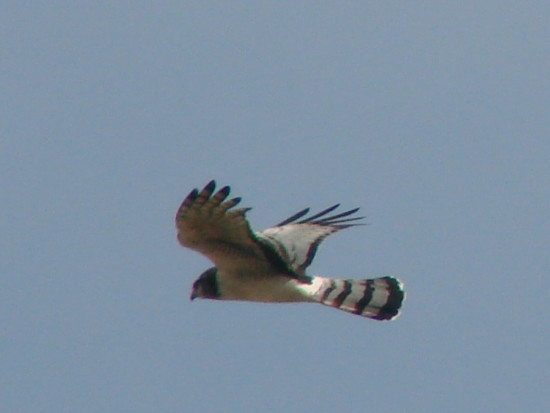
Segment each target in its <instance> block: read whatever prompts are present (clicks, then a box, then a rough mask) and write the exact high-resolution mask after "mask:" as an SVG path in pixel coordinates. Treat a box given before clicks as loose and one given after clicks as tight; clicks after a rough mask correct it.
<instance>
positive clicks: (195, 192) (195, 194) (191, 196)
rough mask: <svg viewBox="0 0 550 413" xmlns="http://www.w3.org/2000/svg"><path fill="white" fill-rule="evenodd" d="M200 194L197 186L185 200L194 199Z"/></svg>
mask: <svg viewBox="0 0 550 413" xmlns="http://www.w3.org/2000/svg"><path fill="white" fill-rule="evenodd" d="M198 195H199V190H198V189H197V188H195V189H193V190H192V191H191V192H189V194H188V195H187V196H186V197H185V201H193V200H194V199H195V198H197V196H198Z"/></svg>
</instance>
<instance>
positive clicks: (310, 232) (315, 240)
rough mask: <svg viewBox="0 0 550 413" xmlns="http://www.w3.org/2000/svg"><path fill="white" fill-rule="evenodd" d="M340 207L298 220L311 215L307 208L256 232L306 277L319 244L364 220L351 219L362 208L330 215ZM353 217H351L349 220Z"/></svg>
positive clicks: (296, 270)
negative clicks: (333, 234)
mask: <svg viewBox="0 0 550 413" xmlns="http://www.w3.org/2000/svg"><path fill="white" fill-rule="evenodd" d="M339 206H340V204H336V205H333V206H331V207H330V208H327V209H325V210H323V211H321V212H319V213H317V214H315V215H312V216H310V217H309V218H304V219H302V220H301V221H298V220H299V219H300V218H302V217H303V216H304V215H306V214H307V213H308V212H309V208H306V209H304V210H302V211H300V212H298V213H296V214H294V215H292V216H291V217H290V218H287V219H285V220H284V221H283V222H280V223H279V224H277V225H276V226H274V227H272V228H268V229H266V230H265V231H262V232H259V233H256V237H258V238H261V239H264V240H267V241H268V242H269V243H270V244H271V245H272V246H273V248H274V249H275V250H276V251H277V252H278V253H279V255H280V256H281V258H283V260H284V261H285V262H286V263H287V264H288V265H289V266H290V268H292V270H294V271H295V272H296V273H297V274H299V275H304V274H305V270H306V268H307V267H308V266H309V265H310V264H311V262H312V261H313V258H314V257H315V253H316V252H317V248H318V247H319V244H321V242H322V241H323V240H324V239H325V238H326V237H328V236H329V235H330V234H332V233H334V232H336V231H339V230H341V229H344V228H348V227H351V226H354V225H361V224H357V223H350V222H353V221H357V220H360V219H363V218H364V217H349V216H350V215H353V214H355V213H356V212H357V211H358V210H359V208H355V209H351V210H349V211H345V212H341V213H339V214H335V215H329V214H330V213H331V212H332V211H334V210H335V209H336V208H338V207H339ZM346 217H349V218H346Z"/></svg>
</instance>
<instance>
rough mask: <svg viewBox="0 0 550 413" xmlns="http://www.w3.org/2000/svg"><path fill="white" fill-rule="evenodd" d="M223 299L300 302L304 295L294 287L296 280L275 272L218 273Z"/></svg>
mask: <svg viewBox="0 0 550 413" xmlns="http://www.w3.org/2000/svg"><path fill="white" fill-rule="evenodd" d="M218 282H219V288H220V292H221V298H222V299H223V300H238V301H258V302H266V303H281V302H300V301H304V298H305V297H304V295H303V293H302V292H301V290H299V289H298V288H296V280H294V279H292V278H290V277H288V276H285V275H277V274H258V273H255V274H248V273H242V274H231V275H229V274H227V275H224V274H218Z"/></svg>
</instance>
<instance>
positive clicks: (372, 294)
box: [176, 181, 405, 320]
mask: <svg viewBox="0 0 550 413" xmlns="http://www.w3.org/2000/svg"><path fill="white" fill-rule="evenodd" d="M215 188H216V183H215V181H210V182H209V183H208V184H207V185H206V186H205V187H204V188H203V189H202V190H201V191H198V190H197V189H193V190H192V191H191V192H190V193H189V195H187V197H186V198H185V200H184V201H183V203H182V204H181V206H180V208H179V209H178V211H177V214H176V228H177V232H178V240H179V242H180V244H181V245H183V246H184V247H187V248H190V249H192V250H195V251H197V252H199V253H201V254H203V255H205V256H206V257H207V258H209V259H210V260H211V261H212V262H213V263H214V265H215V267H212V268H210V269H208V270H206V271H205V272H204V273H202V274H201V275H200V276H199V277H198V279H197V280H196V281H195V282H194V283H193V289H192V292H191V299H192V300H193V299H194V298H197V297H198V298H205V299H216V300H238V301H257V302H269V303H288V302H313V303H321V304H324V305H327V306H330V307H334V308H337V309H340V310H344V311H347V312H349V313H352V314H357V315H360V316H363V317H368V318H372V319H375V320H391V319H392V318H395V317H396V316H397V315H398V314H399V309H400V307H401V303H402V302H403V299H404V298H405V293H404V291H403V286H402V284H401V282H400V281H399V280H397V279H396V278H393V277H389V276H386V277H379V278H372V279H361V280H355V279H353V280H352V279H335V278H327V277H321V276H316V275H310V274H308V273H307V272H306V269H307V267H308V266H309V265H310V264H311V262H312V260H313V258H314V256H315V253H316V251H317V248H318V246H319V244H320V243H321V242H322V241H323V240H324V239H325V238H326V237H327V236H328V235H330V234H332V233H334V232H336V231H339V230H341V229H344V228H348V227H351V226H354V225H358V224H357V221H358V220H360V219H362V218H363V217H355V216H354V217H352V215H353V214H355V213H356V212H357V211H358V210H359V208H355V209H352V210H349V211H345V212H340V213H335V214H331V213H332V212H333V211H334V210H335V209H336V208H338V207H339V204H337V205H334V206H331V207H330V208H327V209H325V210H323V211H321V212H319V213H316V214H313V215H311V216H309V217H304V216H306V215H307V214H308V213H309V208H306V209H304V210H302V211H300V212H298V213H296V214H294V215H292V216H291V217H289V218H287V219H285V220H284V221H282V222H280V223H279V224H277V225H275V226H274V227H272V228H268V229H266V230H264V231H261V232H255V231H253V230H252V229H251V228H250V225H249V223H248V221H247V219H246V212H247V211H249V210H250V208H235V209H233V207H235V206H236V205H237V204H238V203H239V202H240V201H241V198H233V199H229V200H228V199H227V198H228V196H229V192H230V187H228V186H224V187H223V188H221V189H220V190H219V191H217V192H215Z"/></svg>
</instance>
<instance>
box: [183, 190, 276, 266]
mask: <svg viewBox="0 0 550 413" xmlns="http://www.w3.org/2000/svg"><path fill="white" fill-rule="evenodd" d="M215 188H216V183H215V181H210V182H209V183H208V185H206V186H205V187H204V188H203V189H202V190H201V191H200V192H199V191H198V190H197V189H194V190H193V191H191V192H190V193H189V195H187V197H186V198H185V200H184V201H183V203H182V204H181V206H180V208H179V209H178V212H177V213H176V228H177V230H178V240H179V242H180V244H181V245H183V246H184V247H187V248H191V249H192V250H195V251H198V252H200V253H201V254H203V255H205V256H206V257H208V258H209V259H210V260H211V261H212V262H214V264H215V265H216V266H217V267H218V268H219V269H220V268H221V269H226V270H234V271H235V270H239V269H241V268H243V267H244V266H250V265H253V264H252V263H251V261H254V260H261V261H262V262H263V263H265V264H267V261H266V259H265V255H264V253H263V252H262V248H261V245H260V244H259V243H258V241H257V240H256V239H255V236H254V234H253V232H252V230H251V229H250V226H249V224H248V221H247V220H246V218H245V214H246V212H247V211H248V210H250V208H240V209H231V208H233V207H234V206H235V205H237V204H238V203H239V202H240V201H241V198H233V199H230V200H228V201H226V198H227V197H228V195H229V192H230V191H231V189H230V187H228V186H224V187H223V188H221V189H220V190H219V191H218V192H216V193H215V194H214V189H215ZM213 194H214V195H213Z"/></svg>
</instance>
